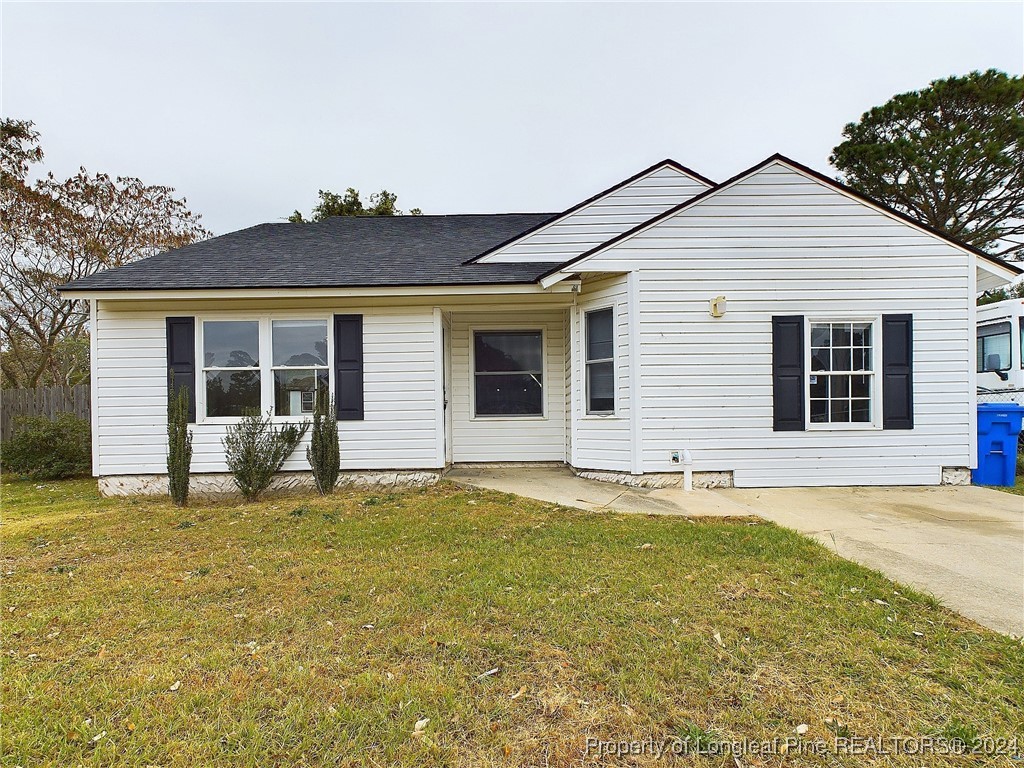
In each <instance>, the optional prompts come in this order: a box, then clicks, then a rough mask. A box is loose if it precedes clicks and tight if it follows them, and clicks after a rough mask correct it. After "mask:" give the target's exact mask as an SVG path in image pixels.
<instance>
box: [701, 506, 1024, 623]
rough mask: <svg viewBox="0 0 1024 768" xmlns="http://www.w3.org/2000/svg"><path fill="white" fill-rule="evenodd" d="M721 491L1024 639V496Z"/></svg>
mask: <svg viewBox="0 0 1024 768" xmlns="http://www.w3.org/2000/svg"><path fill="white" fill-rule="evenodd" d="M716 493H718V494H719V495H721V496H722V497H724V498H727V499H729V500H731V501H733V502H735V503H736V504H737V505H739V506H741V507H743V508H744V509H747V510H749V511H750V512H751V513H753V514H756V515H759V516H761V517H764V518H766V519H768V520H771V521H772V522H774V523H778V524H779V525H783V526H786V527H787V528H793V529H795V530H797V531H800V532H801V533H804V534H807V535H808V536H811V537H812V538H814V539H817V540H818V541H820V542H821V543H822V544H824V545H825V546H826V547H828V548H829V549H832V550H834V551H835V552H837V553H838V554H840V555H842V556H843V557H845V558H848V559H850V560H854V561H856V562H858V563H862V564H864V565H867V566H870V567H871V568H875V569H877V570H879V571H881V572H882V573H884V574H885V575H886V576H889V577H890V578H892V579H895V580H897V581H901V582H903V583H904V584H909V585H911V586H913V587H917V588H918V589H920V590H923V591H925V592H930V593H931V594H933V595H935V597H937V598H938V599H939V600H941V601H942V603H943V604H944V605H946V606H947V607H949V608H952V609H953V610H955V611H958V612H959V613H961V614H963V615H964V616H966V617H968V618H970V619H974V620H975V621H977V622H978V623H979V624H983V625H985V626H987V627H991V628H992V629H995V630H997V631H999V632H1005V633H1010V634H1014V635H1017V636H1024V497H1020V496H1013V495H1011V494H1008V493H1003V492H1002V491H993V490H991V489H989V488H976V487H973V486H966V487H960V486H942V487H934V488H910V487H907V488H770V489H768V488H761V489H745V488H726V489H722V490H720V491H717V492H716Z"/></svg>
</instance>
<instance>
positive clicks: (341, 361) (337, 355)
mask: <svg viewBox="0 0 1024 768" xmlns="http://www.w3.org/2000/svg"><path fill="white" fill-rule="evenodd" d="M334 402H335V410H336V412H337V416H338V421H362V419H363V316H362V315H335V316H334Z"/></svg>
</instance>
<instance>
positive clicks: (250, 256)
mask: <svg viewBox="0 0 1024 768" xmlns="http://www.w3.org/2000/svg"><path fill="white" fill-rule="evenodd" d="M550 218H551V214H550V213H507V214H465V215H455V216H334V217H331V218H329V219H326V220H324V221H320V222H312V223H304V224H291V223H281V224H260V225H258V226H255V227H250V228H248V229H242V230H239V231H237V232H230V233H228V234H226V235H220V236H219V237H214V238H210V239H209V240H203V241H201V242H198V243H193V244H191V245H186V246H184V247H182V248H176V249H174V250H171V251H165V252H163V253H159V254H156V255H155V256H150V257H149V258H146V259H142V260H141V261H136V262H132V263H131V264H126V265H125V266H123V267H118V268H117V269H111V270H107V271H105V272H97V273H96V274H94V275H89V276H88V277H83V278H81V279H79V280H74V281H72V282H71V283H68V284H67V285H65V286H63V287H62V290H72V291H82V290H89V291H117V290H159V289H163V290H179V289H180V290H189V289H197V288H200V289H207V288H209V289H216V288H220V289H230V288H313V287H320V288H335V287H344V288H362V287H374V286H419V285H423V286H426V285H481V284H503V283H505V284H507V283H534V282H536V280H537V278H538V277H539V276H540V275H541V274H542V273H544V272H547V271H548V269H550V268H551V267H552V266H554V263H551V262H548V263H527V264H474V265H472V266H463V262H464V261H465V260H466V259H467V258H469V257H470V256H473V255H475V254H478V253H480V252H481V251H482V250H484V249H486V248H489V247H491V246H493V245H494V244H495V243H500V242H502V241H504V240H507V239H508V238H509V237H510V236H512V235H514V234H516V233H519V232H522V231H523V230H524V229H527V228H529V227H532V226H534V225H536V224H537V223H538V222H541V221H546V220H548V219H550Z"/></svg>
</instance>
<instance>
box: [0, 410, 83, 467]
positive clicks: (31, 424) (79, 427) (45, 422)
mask: <svg viewBox="0 0 1024 768" xmlns="http://www.w3.org/2000/svg"><path fill="white" fill-rule="evenodd" d="M15 429H16V431H15V434H14V436H13V437H12V438H11V439H10V440H8V441H7V442H5V443H4V444H3V448H2V451H0V461H2V465H3V469H4V471H5V472H14V473H16V474H19V475H26V476H27V477H29V478H31V479H33V480H60V479H62V478H65V477H76V476H80V475H88V474H89V473H90V472H91V470H92V437H91V433H90V430H89V422H88V421H87V420H86V419H81V418H79V417H78V416H75V415H74V414H72V413H62V414H60V415H59V416H58V417H57V418H56V419H55V420H53V421H50V419H48V418H46V417H45V416H28V417H24V418H21V419H18V421H17V422H16V425H15Z"/></svg>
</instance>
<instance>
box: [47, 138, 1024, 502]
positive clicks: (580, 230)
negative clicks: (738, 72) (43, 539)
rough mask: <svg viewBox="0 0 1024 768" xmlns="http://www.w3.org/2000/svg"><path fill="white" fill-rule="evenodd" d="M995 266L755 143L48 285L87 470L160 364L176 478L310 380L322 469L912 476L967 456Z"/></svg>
mask: <svg viewBox="0 0 1024 768" xmlns="http://www.w3.org/2000/svg"><path fill="white" fill-rule="evenodd" d="M1019 272H1020V270H1019V269H1018V268H1017V267H1015V266H1012V265H1010V264H1007V263H1003V262H1002V261H1000V260H999V259H997V258H994V257H992V256H989V255H987V254H985V253H983V252H981V251H979V250H977V249H975V248H972V247H970V246H967V245H964V244H962V243H958V242H955V241H953V240H951V239H950V238H948V237H946V236H944V235H942V234H940V233H938V232H937V231H935V230H932V229H930V228H928V227H927V226H924V225H922V224H919V223H916V222H914V221H913V220H911V219H909V218H907V217H906V216H904V215H902V214H900V213H897V212H894V211H892V210H890V209H888V208H886V207H885V206H884V205H881V204H879V203H876V202H873V201H871V200H869V199H867V198H865V197H863V196H862V195H860V194H858V193H856V192H854V191H853V190H851V189H848V188H846V187H844V186H842V185H840V184H838V183H837V182H835V181H833V180H831V179H829V178H827V177H825V176H823V175H821V174H820V173H817V172H815V171H813V170H811V169H810V168H808V167H806V166H804V165H801V164H800V163H797V162H795V161H793V160H790V159H787V158H786V157H783V156H781V155H775V156H773V157H770V158H768V159H767V160H765V161H763V162H761V163H758V164H757V165H755V166H753V167H752V168H749V169H748V170H745V171H743V172H742V173H740V174H738V175H737V176H735V177H733V178H731V179H729V180H728V181H725V182H723V183H720V184H715V183H713V182H712V181H710V180H708V179H707V178H705V177H703V176H701V175H700V174H699V173H696V172H694V171H692V170H690V169H688V168H686V167H684V166H682V165H679V164H677V163H675V162H672V161H669V160H666V161H664V162H661V163H658V164H657V165H654V166H652V167H651V168H648V169H646V170H644V171H642V172H640V173H638V174H636V175H635V176H633V177H631V178H629V179H626V180H625V181H623V182H621V183H619V184H616V185H615V186H613V187H611V188H610V189H608V190H605V191H604V192H601V193H600V194H597V195H595V196H594V197H592V198H590V199H588V200H586V201H584V202H581V203H579V204H578V205H575V206H573V207H572V208H569V209H568V210H566V211H564V212H562V213H559V214H554V215H551V214H501V215H455V216H416V217H412V216H406V217H397V218H333V219H328V220H327V221H324V222H320V223H308V224H285V223H282V224H263V225H260V226H256V227H252V228H250V229H245V230H242V231H239V232H233V233H230V234H226V235H223V236H220V237H216V238H213V239H210V240H207V241H204V242H200V243H195V244H193V245H189V246H186V247H184V248H180V249H177V250H175V251H170V252H167V253H162V254H159V255H157V256H153V257H151V258H149V259H146V260H143V261H139V262H136V263H133V264H129V265H127V266H123V267H120V268H118V269H113V270H110V271H107V272H102V273H99V274H95V275H92V276H90V277H86V278H83V279H81V280H76V281H74V282H72V283H70V284H68V285H67V286H65V287H64V288H63V292H64V295H65V296H67V297H74V298H84V299H88V300H89V305H90V308H91V310H90V311H91V327H92V329H93V334H92V381H93V409H92V414H93V441H94V451H93V462H94V473H95V474H96V475H97V476H98V477H99V479H100V487H101V489H102V490H103V491H104V492H105V493H129V492H138V491H147V490H148V491H154V490H160V489H161V488H163V487H165V485H161V483H165V482H166V481H165V478H164V477H162V476H163V475H164V474H165V472H166V468H165V451H166V448H165V432H164V427H165V418H166V416H165V407H166V402H167V393H168V372H169V371H170V372H171V374H172V375H173V379H174V382H175V384H176V386H180V387H185V388H187V389H189V390H190V392H191V393H192V394H193V395H194V397H193V399H192V401H193V403H194V407H195V413H194V416H193V418H194V421H195V424H194V427H193V431H194V457H193V465H192V469H193V473H194V475H193V482H194V487H196V486H197V485H198V487H201V488H205V487H210V488H217V487H221V486H224V487H227V485H228V480H227V475H225V474H224V473H225V471H226V466H225V463H224V453H223V446H222V444H221V438H222V437H223V435H224V430H225V427H226V425H228V424H230V423H231V422H232V421H233V420H235V419H237V418H238V416H239V414H240V413H242V412H243V410H245V409H247V408H259V409H262V410H263V411H264V412H266V411H268V410H273V413H274V417H275V418H276V419H280V420H296V419H301V418H303V417H304V416H305V415H307V414H308V412H309V411H310V408H311V405H312V398H313V395H312V392H313V390H314V388H315V387H316V386H318V385H319V386H326V387H329V388H330V391H331V392H332V393H333V395H332V396H333V397H334V401H335V405H336V410H337V417H338V419H339V422H340V423H339V427H340V433H341V444H342V445H341V456H342V469H343V471H344V472H346V473H348V474H347V477H348V478H349V479H350V480H353V479H354V480H360V479H361V480H367V481H374V480H390V481H392V482H394V481H396V480H397V481H398V482H429V481H431V480H433V479H435V478H436V477H437V476H438V474H439V473H440V472H442V471H443V470H444V468H446V467H448V466H449V465H451V464H452V463H471V462H564V463H566V464H568V465H569V466H571V467H573V468H574V469H575V470H577V471H579V472H583V473H588V474H590V475H591V476H595V477H600V478H603V479H608V480H618V481H621V482H625V483H632V484H644V483H648V482H650V483H655V484H656V483H663V482H665V477H666V475H669V476H670V479H671V477H675V476H676V475H673V474H672V473H679V472H682V471H683V470H684V468H685V467H690V468H691V469H692V472H693V476H694V478H695V481H696V484H697V485H701V484H703V485H715V484H730V483H731V484H735V485H737V486H748V487H749V486H811V485H869V484H870V485H875V484H877V485H894V484H899V485H903V484H922V485H928V484H939V483H942V482H966V481H967V480H966V478H967V473H966V468H968V467H972V466H975V465H976V463H977V462H976V459H977V457H976V450H977V449H976V435H975V429H976V426H975V416H974V408H975V384H976V371H975V346H974V345H975V330H974V328H975V295H976V293H977V292H978V291H980V290H983V289H988V288H993V287H997V286H999V285H1003V284H1005V283H1006V282H1008V281H1010V280H1012V279H1013V278H1014V277H1015V276H1016V275H1017V274H1019ZM284 469H285V470H286V471H288V470H293V471H297V472H301V471H304V470H308V465H307V463H306V460H305V451H304V450H303V449H302V448H300V449H299V450H297V451H296V452H295V454H294V455H293V456H292V457H291V458H290V459H289V460H288V462H287V463H286V464H285V467H284ZM293 477H296V478H301V475H294V476H293Z"/></svg>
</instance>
